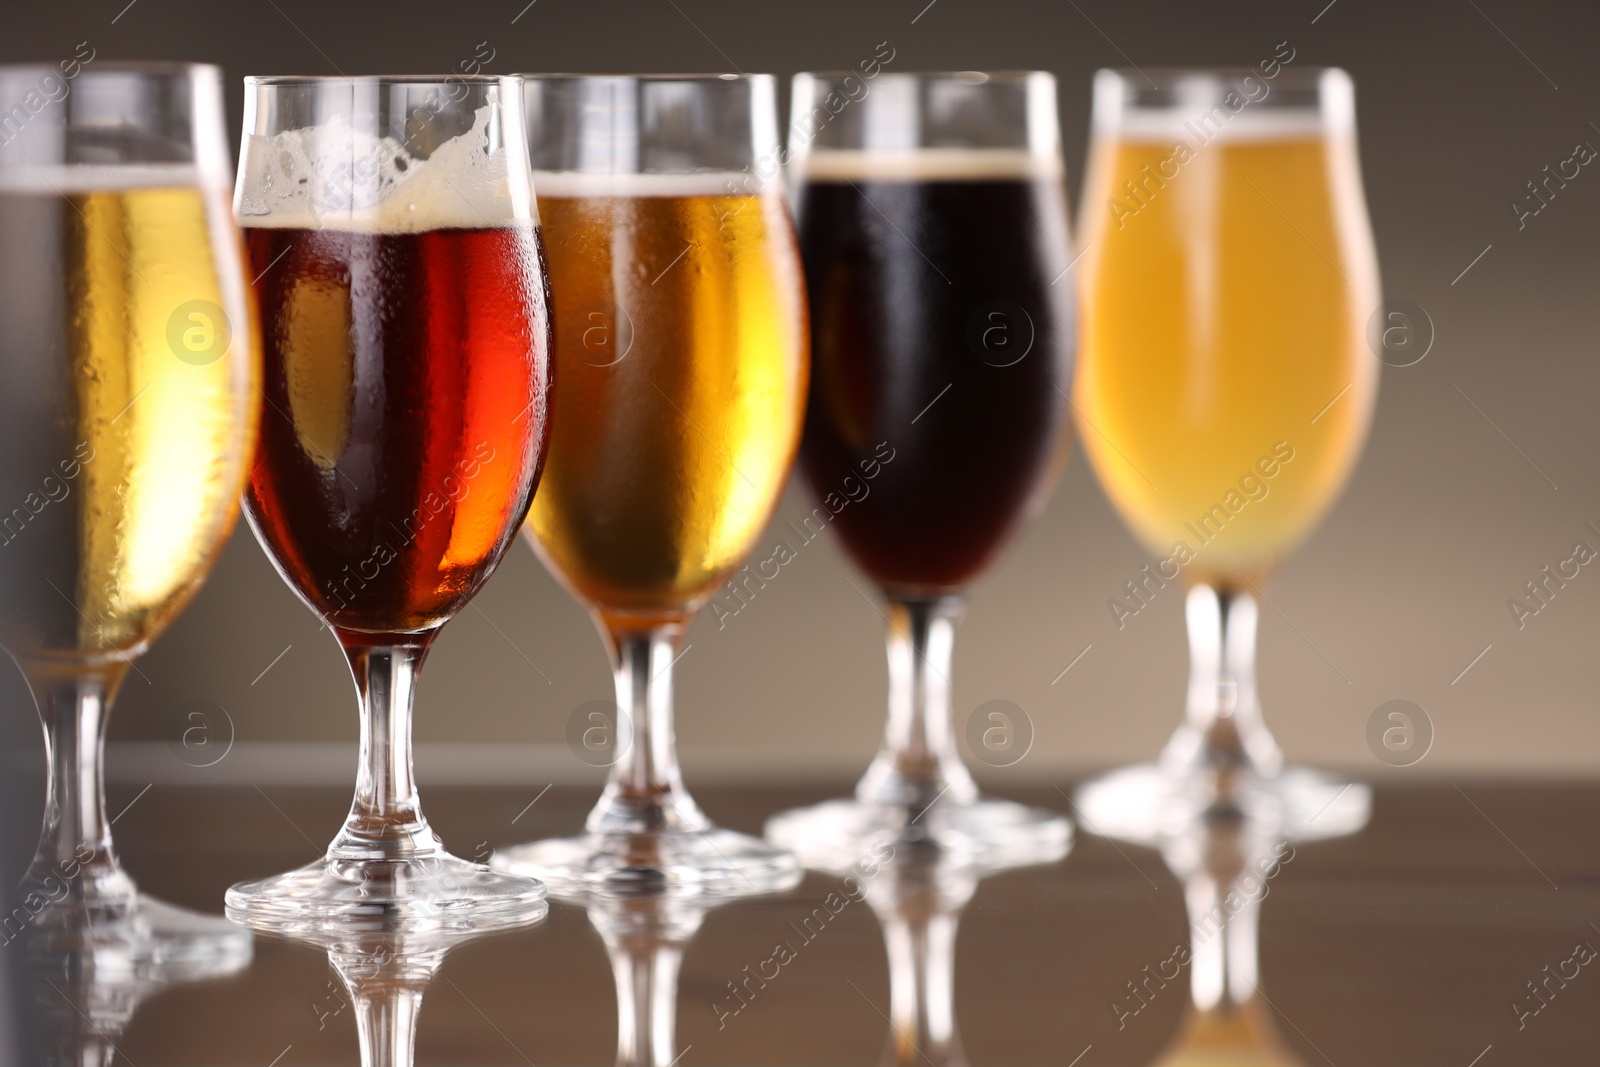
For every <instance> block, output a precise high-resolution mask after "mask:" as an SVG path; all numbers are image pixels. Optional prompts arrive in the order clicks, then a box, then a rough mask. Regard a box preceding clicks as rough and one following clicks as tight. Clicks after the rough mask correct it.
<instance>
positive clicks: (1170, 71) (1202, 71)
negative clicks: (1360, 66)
mask: <svg viewBox="0 0 1600 1067" xmlns="http://www.w3.org/2000/svg"><path fill="white" fill-rule="evenodd" d="M1094 73H1095V77H1096V78H1099V77H1103V76H1106V75H1110V76H1114V77H1116V78H1118V79H1120V80H1122V81H1124V82H1128V83H1129V84H1131V85H1133V87H1134V88H1136V89H1140V90H1143V91H1144V92H1157V91H1161V90H1165V89H1168V88H1170V87H1171V86H1172V85H1176V84H1178V83H1181V82H1212V83H1217V84H1220V83H1223V82H1228V81H1233V80H1237V79H1241V78H1262V79H1265V80H1267V81H1272V82H1278V83H1279V84H1282V85H1289V86H1292V87H1294V88H1297V89H1315V88H1316V87H1317V86H1318V85H1319V84H1320V83H1321V81H1322V79H1323V78H1325V77H1327V76H1328V75H1330V74H1331V75H1334V76H1336V77H1341V78H1349V77H1350V72H1349V71H1347V70H1345V69H1344V68H1343V67H1332V66H1327V67H1317V66H1299V67H1297V66H1292V65H1289V64H1283V65H1282V66H1280V67H1279V69H1278V73H1276V74H1274V75H1272V76H1271V77H1268V76H1267V75H1266V73H1265V72H1263V71H1262V70H1261V68H1260V67H1143V68H1141V67H1101V68H1100V69H1099V70H1097V71H1095V72H1094ZM1162 78H1165V80H1166V84H1160V82H1161V79H1162ZM1151 82H1157V83H1158V84H1157V86H1156V87H1155V88H1152V87H1151V84H1150V83H1151Z"/></svg>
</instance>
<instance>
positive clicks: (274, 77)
mask: <svg viewBox="0 0 1600 1067" xmlns="http://www.w3.org/2000/svg"><path fill="white" fill-rule="evenodd" d="M517 77H518V75H515V74H355V75H351V76H350V77H344V76H343V75H339V74H247V75H245V79H244V84H245V87H246V88H252V87H254V88H263V87H268V86H279V85H287V86H295V85H335V84H337V83H339V82H348V83H349V84H351V85H366V84H372V83H374V82H377V83H379V84H383V85H449V84H454V83H457V82H461V83H464V84H467V85H499V84H501V83H502V82H507V81H515V80H516V79H517Z"/></svg>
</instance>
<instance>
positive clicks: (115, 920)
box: [21, 895, 253, 983]
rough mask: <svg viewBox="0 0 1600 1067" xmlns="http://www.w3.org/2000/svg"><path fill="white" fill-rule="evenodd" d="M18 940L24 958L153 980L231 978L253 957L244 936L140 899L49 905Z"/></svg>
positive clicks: (219, 921)
mask: <svg viewBox="0 0 1600 1067" xmlns="http://www.w3.org/2000/svg"><path fill="white" fill-rule="evenodd" d="M21 936H22V939H23V943H24V944H25V945H26V946H27V950H28V951H29V952H30V953H36V954H38V955H40V956H44V957H50V958H54V957H58V956H71V957H73V958H75V959H77V960H80V961H83V962H85V963H88V964H91V965H92V966H93V968H94V969H95V971H96V972H97V973H105V974H113V975H126V976H128V977H129V978H130V979H133V980H137V981H149V982H156V983H165V982H178V981H189V980H196V979H202V978H214V977H221V976H222V975H226V974H232V973H233V972H235V971H239V970H243V969H244V968H245V967H247V966H249V964H250V959H251V956H252V954H253V948H252V945H253V942H252V939H251V936H250V931H248V930H241V929H239V927H237V926H235V925H234V924H233V923H230V922H228V921H227V920H226V919H224V918H221V917H220V916H215V915H202V914H201V913H199V912H194V911H189V910H188V909H187V908H180V907H177V906H176V905H173V904H167V903H164V902H162V901H159V900H155V899H153V898H151V897H146V896H140V895H135V896H133V897H132V898H131V899H128V900H118V901H111V902H101V901H63V902H62V903H59V904H53V905H50V906H49V907H48V908H47V909H46V910H45V911H43V912H42V913H40V914H39V915H38V916H37V917H36V918H35V919H34V920H33V922H32V923H31V924H30V925H29V926H27V927H25V928H24V929H23V931H22V934H21Z"/></svg>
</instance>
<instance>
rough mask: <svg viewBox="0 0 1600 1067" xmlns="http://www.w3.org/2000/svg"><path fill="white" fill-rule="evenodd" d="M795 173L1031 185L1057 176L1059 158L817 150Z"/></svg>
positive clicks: (810, 177) (816, 177) (986, 151)
mask: <svg viewBox="0 0 1600 1067" xmlns="http://www.w3.org/2000/svg"><path fill="white" fill-rule="evenodd" d="M791 171H792V173H793V175H794V177H795V178H796V179H798V180H801V181H828V180H830V179H831V180H834V181H847V180H848V181H969V182H978V181H1006V180H1017V181H1029V180H1035V179H1040V178H1045V179H1049V178H1059V177H1061V176H1062V173H1063V168H1062V164H1061V157H1060V156H1059V155H1056V154H1055V153H1053V152H1031V151H1029V150H1027V149H1025V148H918V149H913V150H906V151H877V150H873V149H866V150H857V149H840V148H819V149H813V150H812V151H810V152H808V153H806V154H805V155H804V156H802V157H800V158H797V159H796V160H795V161H794V163H793V165H792V167H791Z"/></svg>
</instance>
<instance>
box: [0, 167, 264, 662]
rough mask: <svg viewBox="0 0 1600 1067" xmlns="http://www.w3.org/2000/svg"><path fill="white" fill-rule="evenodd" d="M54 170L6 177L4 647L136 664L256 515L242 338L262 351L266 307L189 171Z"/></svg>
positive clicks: (222, 211) (219, 197)
mask: <svg viewBox="0 0 1600 1067" xmlns="http://www.w3.org/2000/svg"><path fill="white" fill-rule="evenodd" d="M168 171H170V172H171V173H170V174H168V173H167V172H168ZM37 177H38V180H37V181H36V182H35V181H24V180H22V179H18V178H12V179H8V180H7V181H6V182H5V183H4V184H0V231H3V232H4V233H5V234H6V240H7V242H8V243H9V244H10V246H11V247H9V248H8V249H7V254H6V255H5V256H4V257H0V289H3V295H0V322H4V324H5V327H6V330H7V334H8V336H7V337H6V339H5V340H4V341H0V354H3V355H4V357H5V364H6V367H7V374H8V384H7V388H6V395H5V396H4V397H3V398H0V447H4V448H5V453H6V454H5V459H4V471H3V476H0V490H3V491H4V493H5V496H4V498H3V499H0V509H3V511H0V589H3V592H4V594H5V600H6V602H5V604H4V605H3V607H0V617H3V623H0V641H3V643H4V644H5V646H6V648H7V649H8V650H10V651H11V652H12V653H13V654H14V655H17V656H22V657H30V658H38V657H68V658H75V659H77V658H85V657H87V658H90V659H93V658H96V656H97V655H102V654H106V653H110V654H114V655H116V656H118V657H119V658H120V657H123V656H126V655H128V654H131V653H135V652H137V651H139V650H140V649H141V648H142V646H143V645H144V643H146V642H147V641H148V640H149V639H150V638H152V637H153V636H155V635H156V634H157V633H158V632H159V631H160V630H161V629H162V627H164V626H165V625H166V623H167V622H168V621H170V620H171V618H172V617H173V616H174V615H175V614H176V613H177V612H178V610H179V609H181V608H182V606H183V605H184V603H185V602H186V601H187V600H188V598H189V596H190V595H191V594H192V593H193V591H194V590H195V589H196V588H197V586H198V585H199V582H200V581H201V579H202V578H203V577H204V576H205V575H206V573H207V572H208V571H209V569H210V567H211V563H212V559H213V556H214V555H215V554H216V552H217V551H218V550H220V548H221V545H222V543H223V542H224V541H225V540H226V534H227V532H228V530H229V529H230V527H231V526H232V524H233V522H234V520H235V518H236V516H237V511H238V504H237V502H238V498H239V492H240V488H241V486H242V482H243V477H244V471H245V466H246V462H247V459H248V449H247V447H246V443H247V442H249V441H252V440H253V439H254V418H255V410H256V409H255V404H254V385H255V376H254V375H255V372H254V367H255V354H254V352H253V351H251V352H250V353H249V358H248V359H240V358H238V357H237V354H236V353H234V352H232V351H230V350H231V349H232V348H233V347H234V346H243V347H244V348H245V349H246V350H247V351H248V350H249V349H250V348H251V347H252V335H251V332H250V331H251V326H250V321H249V311H248V310H247V309H248V307H249V305H248V303H247V302H246V297H245V294H244V292H243V290H242V287H240V286H239V284H238V281H237V279H235V278H232V276H231V275H228V274H225V273H224V272H219V270H218V266H217V264H218V261H219V259H221V258H223V257H227V256H234V255H237V254H238V250H237V248H236V247H233V246H234V245H235V244H236V243H237V241H238V237H237V235H236V233H235V232H234V230H233V228H232V225H231V219H230V216H229V213H228V208H227V204H226V201H225V199H224V198H223V194H222V193H220V192H217V193H213V192H211V191H206V192H202V191H201V190H200V189H199V188H196V187H193V186H192V185H191V186H185V185H184V184H183V183H184V182H185V181H188V182H194V180H195V179H194V176H193V172H192V171H191V170H189V169H187V168H183V167H176V166H174V167H163V166H152V167H134V168H117V169H112V168H105V169H104V170H97V169H95V168H87V167H60V168H53V169H51V170H50V171H48V172H41V173H40V174H39V175H38V176H37ZM225 279H226V280H225Z"/></svg>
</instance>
